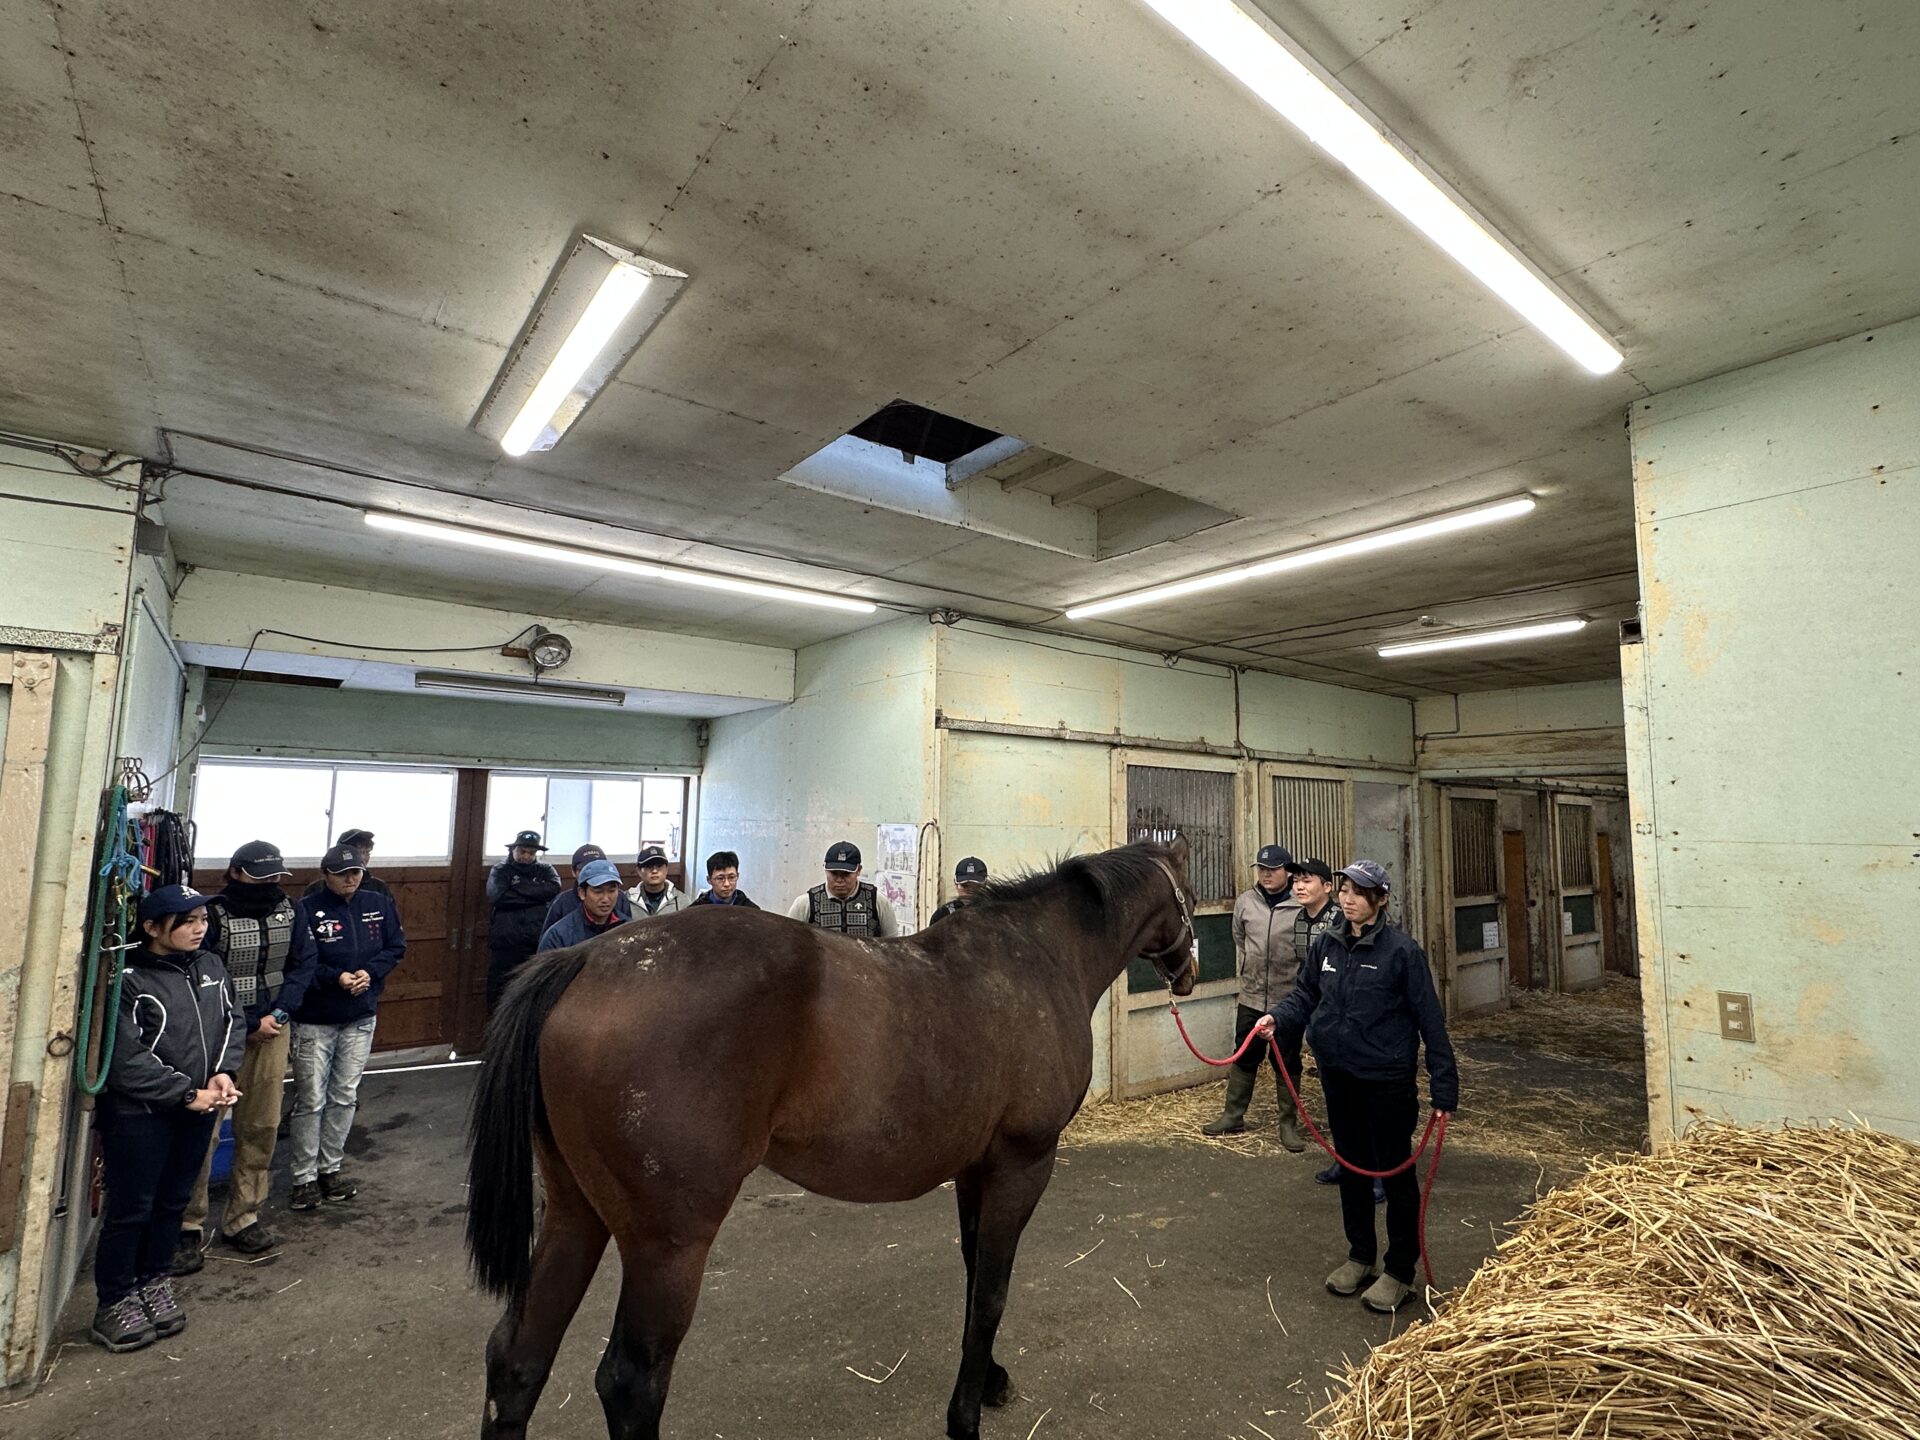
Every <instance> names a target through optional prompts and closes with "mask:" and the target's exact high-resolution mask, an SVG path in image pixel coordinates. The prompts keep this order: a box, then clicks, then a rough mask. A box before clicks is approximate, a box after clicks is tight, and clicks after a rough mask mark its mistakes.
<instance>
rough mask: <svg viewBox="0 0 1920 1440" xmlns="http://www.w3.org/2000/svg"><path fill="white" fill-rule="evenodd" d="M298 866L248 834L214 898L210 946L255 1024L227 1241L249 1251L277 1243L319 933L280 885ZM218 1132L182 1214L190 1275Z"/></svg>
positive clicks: (225, 1218) (237, 1132)
mask: <svg viewBox="0 0 1920 1440" xmlns="http://www.w3.org/2000/svg"><path fill="white" fill-rule="evenodd" d="M292 875H293V872H292V871H291V870H290V869H289V868H288V866H287V862H286V860H285V859H284V858H283V857H282V856H281V854H280V847H279V846H278V845H275V844H272V843H271V842H269V841H266V840H249V841H248V842H247V843H246V844H245V845H242V846H241V847H240V848H239V849H238V850H236V851H234V852H233V856H232V858H231V859H229V860H228V861H227V879H226V884H225V886H224V887H223V888H222V889H221V890H220V893H219V894H217V895H209V896H208V897H207V937H206V940H205V941H204V942H203V943H204V944H205V945H206V948H207V949H208V950H211V951H212V952H213V953H214V954H215V955H217V956H219V957H220V963H221V964H222V965H223V966H224V967H225V968H226V972H227V978H228V979H229V980H230V981H231V982H232V985H233V994H234V1001H235V1003H236V1004H238V1005H239V1006H240V1008H241V1011H242V1012H243V1014H244V1017H245V1023H246V1030H247V1049H246V1058H245V1059H244V1060H243V1061H242V1062H241V1065H240V1073H239V1074H238V1075H237V1076H235V1077H234V1081H235V1084H236V1085H238V1087H239V1090H240V1098H239V1100H238V1101H236V1102H235V1103H234V1106H233V1173H232V1177H231V1179H230V1180H229V1181H228V1186H227V1208H226V1212H225V1213H224V1214H223V1215H222V1216H221V1217H220V1238H221V1239H222V1240H224V1241H225V1242H226V1243H227V1244H228V1245H230V1246H232V1247H233V1248H234V1249H235V1250H238V1251H239V1252H240V1253H241V1254H243V1255H264V1254H265V1253H266V1252H267V1251H269V1250H271V1249H273V1247H274V1246H275V1245H277V1244H278V1243H279V1241H278V1240H276V1239H275V1237H274V1234H273V1232H272V1231H271V1230H269V1229H268V1228H267V1227H266V1226H265V1225H264V1224H262V1223H261V1219H260V1216H261V1212H262V1210H263V1209H264V1208H265V1206H266V1203H267V1191H268V1189H269V1186H270V1184H271V1181H272V1176H273V1152H274V1147H275V1146H276V1145H277V1144H278V1142H279V1136H280V1105H281V1096H282V1093H283V1082H284V1081H285V1079H286V1075H287V1055H288V1046H289V1041H290V1040H291V1034H290V1026H291V1023H292V1018H293V1012H294V1011H295V1010H298V1009H299V1008H300V1003H301V1001H302V1000H304V999H305V998H306V994H307V987H308V985H310V984H311V983H312V982H313V967H314V960H315V956H314V949H313V937H312V936H311V935H309V934H308V933H307V932H306V931H305V930H304V929H303V928H302V927H301V925H300V924H299V917H298V914H297V913H296V910H295V907H294V902H293V897H291V896H290V895H288V894H287V892H286V891H285V890H284V889H282V888H281V885H280V882H281V881H282V880H287V879H291V878H292ZM218 1144H219V1137H218V1136H217V1135H216V1136H215V1137H214V1138H213V1139H212V1140H211V1141H210V1142H209V1143H208V1146H207V1153H206V1159H205V1160H204V1161H203V1162H202V1164H201V1167H200V1175H199V1178H198V1179H197V1180H196V1181H195V1182H194V1189H193V1198H192V1199H191V1200H189V1201H188V1202H187V1210H186V1215H185V1217H184V1218H183V1220H182V1225H181V1231H180V1245H179V1250H178V1252H177V1253H176V1255H175V1256H174V1268H173V1273H174V1274H176V1275H190V1274H192V1273H193V1272H194V1271H196V1270H198V1269H200V1267H201V1265H202V1263H203V1261H204V1247H203V1243H202V1237H203V1235H204V1234H205V1232H206V1222H207V1211H208V1204H207V1182H208V1178H209V1176H210V1175H211V1173H212V1167H213V1152H214V1149H215V1147H216V1146H218Z"/></svg>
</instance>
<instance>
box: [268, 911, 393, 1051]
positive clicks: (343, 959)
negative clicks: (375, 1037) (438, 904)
mask: <svg viewBox="0 0 1920 1440" xmlns="http://www.w3.org/2000/svg"><path fill="white" fill-rule="evenodd" d="M299 916H300V925H301V927H302V928H303V929H304V930H305V931H306V932H307V933H308V934H309V935H311V936H312V937H313V948H314V952H315V954H316V956H317V957H318V958H317V959H316V960H315V961H314V967H313V983H312V984H311V985H309V986H308V987H307V994H306V998H305V999H303V1000H302V1001H301V1002H300V1008H299V1009H298V1010H296V1011H294V1013H293V1018H294V1020H295V1021H296V1022H298V1023H300V1024H303V1025H350V1024H352V1023H353V1022H354V1021H355V1020H364V1019H366V1018H367V1016H369V1015H371V1014H373V1013H374V1011H375V1010H377V1009H378V1008H379V1005H380V992H381V991H382V990H383V989H385V988H386V984H387V976H388V975H390V974H392V973H393V967H394V966H396V965H398V964H399V963H400V960H401V958H402V957H403V956H404V955H405V954H406V953H407V932H406V931H404V930H402V929H401V928H400V912H399V910H398V909H397V908H395V906H394V903H393V897H392V896H391V895H379V894H372V893H369V892H368V890H367V889H366V886H365V885H364V884H362V886H361V888H360V889H358V890H356V891H354V892H353V898H352V899H351V900H342V899H341V898H340V897H339V896H337V895H334V894H332V893H331V892H324V893H322V894H320V895H317V896H308V897H306V898H305V899H303V900H301V902H300V910H299ZM354 970H364V971H366V972H367V974H368V975H369V976H371V977H372V979H373V983H372V984H371V985H369V986H367V989H366V993H365V994H362V995H349V994H348V993H347V992H346V991H345V990H342V989H341V988H340V977H341V976H342V975H345V974H348V973H350V972H351V971H354Z"/></svg>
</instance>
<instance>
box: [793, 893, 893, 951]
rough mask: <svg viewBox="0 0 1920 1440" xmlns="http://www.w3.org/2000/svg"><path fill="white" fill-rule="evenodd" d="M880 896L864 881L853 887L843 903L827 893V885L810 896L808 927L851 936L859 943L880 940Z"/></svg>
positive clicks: (808, 899)
mask: <svg viewBox="0 0 1920 1440" xmlns="http://www.w3.org/2000/svg"><path fill="white" fill-rule="evenodd" d="M879 898H880V892H879V891H877V890H875V889H874V888H873V886H871V885H869V884H867V883H866V882H864V881H862V882H861V883H860V884H859V885H857V886H855V887H854V891H853V894H851V895H849V896H848V897H847V898H846V899H844V900H836V899H834V897H833V896H831V895H829V894H828V893H827V887H826V886H825V885H816V886H814V887H813V888H812V889H811V890H809V891H808V892H807V923H808V924H809V925H811V926H813V927H814V928H815V929H817V930H827V931H831V932H832V933H833V934H835V935H851V936H852V937H853V938H854V939H856V940H877V939H879V938H880V914H879V906H878V904H877V903H876V902H877V901H878V900H879Z"/></svg>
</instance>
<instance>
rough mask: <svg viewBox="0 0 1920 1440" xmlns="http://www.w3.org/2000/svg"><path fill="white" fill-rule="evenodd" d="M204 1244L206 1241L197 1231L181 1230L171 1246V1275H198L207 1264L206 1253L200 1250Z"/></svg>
mask: <svg viewBox="0 0 1920 1440" xmlns="http://www.w3.org/2000/svg"><path fill="white" fill-rule="evenodd" d="M204 1244H206V1240H205V1238H204V1237H203V1236H202V1235H201V1234H200V1232H199V1231H198V1230H182V1231H181V1232H180V1238H179V1239H178V1240H176V1241H175V1242H174V1245H173V1273H174V1274H175V1275H198V1274H199V1273H200V1270H201V1268H202V1267H203V1266H204V1265H205V1264H206V1263H207V1255H206V1251H204V1250H203V1249H201V1248H200V1247H201V1246H203V1245H204Z"/></svg>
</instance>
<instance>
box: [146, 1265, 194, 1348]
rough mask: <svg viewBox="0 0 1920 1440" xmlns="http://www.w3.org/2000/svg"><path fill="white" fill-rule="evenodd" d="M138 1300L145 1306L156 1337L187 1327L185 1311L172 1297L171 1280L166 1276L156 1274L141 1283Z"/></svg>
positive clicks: (164, 1336) (166, 1335)
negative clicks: (144, 1282)
mask: <svg viewBox="0 0 1920 1440" xmlns="http://www.w3.org/2000/svg"><path fill="white" fill-rule="evenodd" d="M140 1300H141V1303H143V1304H144V1305H145V1306H146V1307H147V1318H148V1319H149V1320H151V1321H153V1333H154V1336H155V1337H156V1338H157V1339H161V1340H164V1339H166V1338H167V1337H168V1336H169V1335H178V1334H179V1333H180V1332H181V1331H182V1330H184V1329H186V1328H187V1312H186V1311H184V1310H182V1309H181V1308H180V1302H179V1301H178V1300H177V1299H175V1298H174V1294H173V1282H172V1281H171V1280H169V1279H168V1278H167V1277H166V1276H164V1275H156V1276H155V1277H154V1278H153V1279H151V1280H149V1281H147V1283H146V1284H144V1285H142V1286H141V1287H140Z"/></svg>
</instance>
